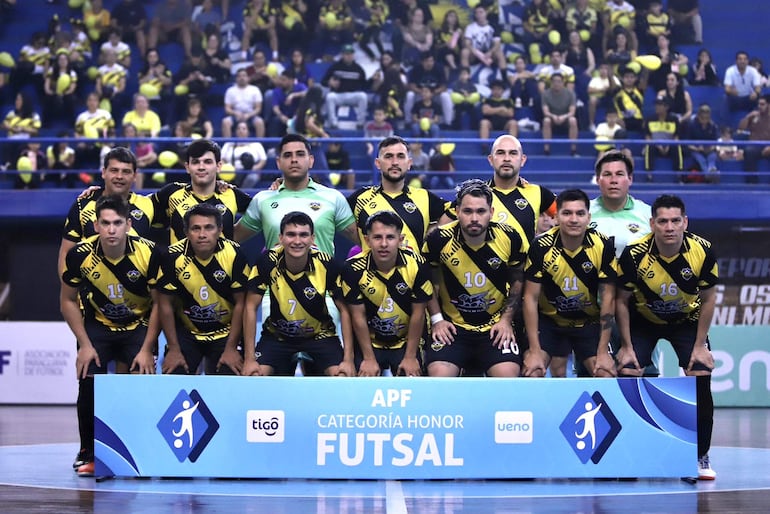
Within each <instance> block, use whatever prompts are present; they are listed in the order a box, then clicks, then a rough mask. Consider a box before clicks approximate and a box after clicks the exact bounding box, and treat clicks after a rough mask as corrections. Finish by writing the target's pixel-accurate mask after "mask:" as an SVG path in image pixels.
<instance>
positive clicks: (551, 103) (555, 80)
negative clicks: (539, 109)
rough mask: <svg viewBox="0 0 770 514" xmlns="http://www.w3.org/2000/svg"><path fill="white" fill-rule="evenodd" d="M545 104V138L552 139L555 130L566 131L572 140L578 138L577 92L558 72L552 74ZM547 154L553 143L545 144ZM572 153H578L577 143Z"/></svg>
mask: <svg viewBox="0 0 770 514" xmlns="http://www.w3.org/2000/svg"><path fill="white" fill-rule="evenodd" d="M541 100H542V105H543V139H551V137H552V136H553V134H554V132H556V133H564V132H566V133H567V135H568V137H569V139H570V140H576V139H577V136H578V124H577V117H576V116H575V112H576V109H577V105H576V104H577V98H576V97H575V92H574V91H570V90H569V89H567V88H566V87H565V85H564V78H563V77H562V76H561V75H560V74H558V73H556V74H555V75H551V87H549V88H548V89H546V90H545V91H544V92H543V94H542V96H541ZM543 152H544V153H545V154H546V155H550V153H551V144H550V143H545V144H544V145H543ZM570 152H571V153H572V155H577V145H576V144H575V143H573V144H572V145H571V146H570Z"/></svg>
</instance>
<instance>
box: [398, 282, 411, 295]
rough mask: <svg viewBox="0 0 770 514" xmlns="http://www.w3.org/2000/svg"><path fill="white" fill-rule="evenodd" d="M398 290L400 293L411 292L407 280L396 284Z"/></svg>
mask: <svg viewBox="0 0 770 514" xmlns="http://www.w3.org/2000/svg"><path fill="white" fill-rule="evenodd" d="M396 291H398V294H406V293H407V292H409V286H408V285H406V283H405V282H399V283H398V284H396Z"/></svg>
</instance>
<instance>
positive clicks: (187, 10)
mask: <svg viewBox="0 0 770 514" xmlns="http://www.w3.org/2000/svg"><path fill="white" fill-rule="evenodd" d="M191 25H192V7H191V6H190V3H189V2H188V1H187V0H165V1H164V2H161V3H159V4H157V5H156V6H155V10H154V15H153V17H152V21H151V22H150V32H149V34H148V36H147V46H149V47H150V48H157V47H158V42H159V41H160V42H168V43H181V45H182V48H184V54H185V56H186V57H189V56H190V50H192V29H191Z"/></svg>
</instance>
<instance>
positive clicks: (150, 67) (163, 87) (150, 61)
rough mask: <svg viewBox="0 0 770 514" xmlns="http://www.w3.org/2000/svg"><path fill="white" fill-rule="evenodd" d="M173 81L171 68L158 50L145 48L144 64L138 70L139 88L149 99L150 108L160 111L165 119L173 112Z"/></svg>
mask: <svg viewBox="0 0 770 514" xmlns="http://www.w3.org/2000/svg"><path fill="white" fill-rule="evenodd" d="M173 82H174V77H173V75H172V73H171V70H169V69H168V66H166V63H165V62H163V61H162V60H161V59H160V54H159V53H158V50H157V49H155V48H150V49H149V50H147V54H146V55H145V56H144V65H143V66H142V69H141V71H140V72H139V90H140V91H143V92H144V93H145V96H147V99H148V100H149V101H150V108H151V109H153V110H154V111H156V112H162V113H163V114H164V115H165V117H166V118H167V119H170V117H172V116H173V115H174V114H175V113H174V112H173V107H174V103H173V99H172V98H173V97H172V92H171V84H173ZM145 84H146V86H145Z"/></svg>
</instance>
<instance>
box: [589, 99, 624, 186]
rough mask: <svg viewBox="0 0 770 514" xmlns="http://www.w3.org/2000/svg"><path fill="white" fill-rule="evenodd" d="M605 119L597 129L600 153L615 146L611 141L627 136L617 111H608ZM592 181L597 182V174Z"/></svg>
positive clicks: (597, 142) (597, 146) (596, 146)
mask: <svg viewBox="0 0 770 514" xmlns="http://www.w3.org/2000/svg"><path fill="white" fill-rule="evenodd" d="M604 120H605V121H603V122H602V123H599V125H598V126H597V127H596V131H595V132H596V144H595V145H594V148H596V150H597V151H598V152H599V154H600V155H601V154H602V153H604V152H606V151H607V150H612V149H614V148H615V144H613V143H610V141H615V140H619V139H624V138H625V137H626V131H625V129H624V128H623V127H622V125H621V124H620V123H619V122H618V113H617V112H615V111H607V113H606V114H605V118H604ZM623 151H627V149H625V148H624V149H623ZM630 153H631V152H628V154H629V157H630ZM592 183H596V176H594V178H593V182H592Z"/></svg>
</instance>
